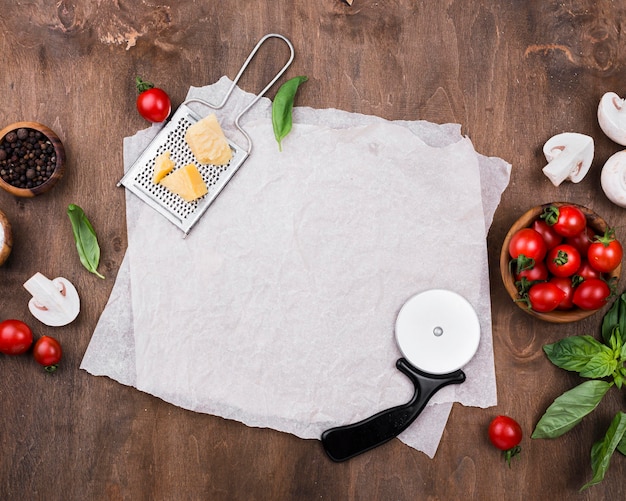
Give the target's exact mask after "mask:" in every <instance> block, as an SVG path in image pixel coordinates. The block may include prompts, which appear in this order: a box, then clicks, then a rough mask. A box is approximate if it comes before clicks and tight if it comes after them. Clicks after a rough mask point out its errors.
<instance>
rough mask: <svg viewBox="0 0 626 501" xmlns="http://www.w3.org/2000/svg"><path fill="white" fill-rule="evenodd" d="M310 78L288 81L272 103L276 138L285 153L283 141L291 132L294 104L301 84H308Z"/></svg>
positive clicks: (296, 78) (302, 77)
mask: <svg viewBox="0 0 626 501" xmlns="http://www.w3.org/2000/svg"><path fill="white" fill-rule="evenodd" d="M307 80H308V77H305V76H299V77H294V78H292V79H291V80H287V81H286V82H285V83H284V84H282V85H281V86H280V89H278V92H277V93H276V96H275V97H274V101H273V102H272V125H273V126H274V137H276V141H278V150H279V151H283V146H282V140H283V139H284V138H285V136H287V134H289V132H291V127H292V124H293V122H292V120H293V118H292V113H291V112H292V110H293V102H294V99H295V97H296V91H297V90H298V87H300V84H302V83H304V82H306V81H307Z"/></svg>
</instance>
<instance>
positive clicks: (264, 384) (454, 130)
mask: <svg viewBox="0 0 626 501" xmlns="http://www.w3.org/2000/svg"><path fill="white" fill-rule="evenodd" d="M230 83H231V82H230V81H229V80H228V79H227V78H226V77H224V78H222V79H221V80H220V81H219V82H217V83H216V84H214V85H211V86H207V87H204V88H201V89H197V88H192V89H191V90H190V92H189V96H188V97H191V96H193V97H201V98H203V99H206V100H208V101H211V102H218V101H220V100H221V99H220V97H221V96H222V95H223V93H224V92H225V90H226V88H227V87H228V86H229V85H230ZM251 98H252V95H250V94H248V93H246V92H244V91H242V90H240V89H238V88H236V89H235V92H234V93H233V95H232V96H231V98H230V99H229V102H228V104H227V106H226V107H225V108H224V109H223V110H220V111H218V112H217V114H218V118H219V120H220V123H221V124H222V126H223V128H224V130H225V133H226V135H227V136H228V137H230V138H232V139H233V140H234V141H235V142H239V141H240V140H241V139H242V138H241V135H240V134H239V133H238V132H237V131H236V130H235V129H234V128H233V126H232V121H233V117H234V116H236V114H237V113H238V110H241V109H243V107H244V106H245V105H246V104H247V103H248V102H249V100H250V99H251ZM270 107H271V103H270V102H269V100H267V99H263V100H261V101H260V102H259V103H258V104H257V105H256V106H255V107H254V108H253V109H252V110H250V112H248V113H247V114H246V115H245V118H244V119H242V123H243V124H244V127H245V129H246V131H247V132H248V134H249V135H250V137H251V138H252V142H253V148H252V153H251V156H250V158H249V159H248V160H247V161H246V163H244V165H243V166H242V167H241V168H240V170H239V172H238V173H237V174H236V175H235V177H234V178H233V179H232V180H231V181H230V182H229V184H228V185H227V187H226V188H225V189H224V191H223V192H222V193H221V194H220V196H219V197H218V198H217V199H216V201H215V202H214V203H213V205H212V206H211V207H210V208H209V210H208V211H207V213H206V214H205V215H204V216H203V218H202V219H201V220H200V222H199V223H198V224H197V225H196V226H195V227H194V229H193V230H192V231H191V233H190V235H189V236H188V237H187V238H185V239H183V238H182V233H181V232H180V230H178V229H177V228H176V227H174V226H173V225H172V224H171V223H169V222H168V221H167V220H166V219H165V218H163V217H162V216H161V215H159V214H158V213H157V212H156V211H154V210H153V209H151V208H150V207H148V206H147V205H145V204H143V203H142V202H140V201H139V200H138V199H137V198H136V197H135V196H134V195H132V194H128V195H127V224H128V250H127V254H126V256H125V258H124V261H123V263H122V266H121V268H120V271H119V273H118V277H117V279H116V283H115V286H114V288H113V290H112V293H111V296H110V299H109V302H108V303H107V306H106V308H105V310H104V312H103V313H102V316H101V318H100V320H99V322H98V325H97V326H96V329H95V332H94V334H93V337H92V340H91V342H90V345H89V347H88V349H87V352H86V353H85V356H84V359H83V361H82V364H81V368H83V369H85V370H87V371H88V372H90V373H92V374H94V375H106V376H109V377H111V378H113V379H115V380H117V381H119V382H120V383H123V384H127V385H132V386H135V387H136V388H138V389H140V390H142V391H145V392H148V393H150V394H152V395H155V396H157V397H160V398H162V399H164V400H166V401H168V402H171V403H173V404H176V405H179V406H181V407H184V408H187V409H191V410H194V411H198V412H205V413H210V414H214V415H218V416H222V417H225V418H229V419H236V420H239V421H241V422H243V423H245V424H247V425H249V426H258V427H271V428H274V429H277V430H280V431H285V432H289V433H293V434H295V435H297V436H299V437H302V438H319V437H320V435H321V433H322V432H323V431H324V430H325V429H327V428H330V427H332V426H336V425H340V424H347V423H352V422H356V421H359V420H361V419H363V418H366V417H369V416H370V415H372V414H374V413H375V412H378V411H380V410H382V409H385V408H388V407H391V406H394V405H398V404H400V403H404V402H406V401H408V399H409V398H410V396H411V395H412V393H413V388H412V385H411V383H410V382H409V381H408V379H407V378H406V377H405V376H404V375H402V374H401V373H400V372H399V371H397V370H396V369H395V362H396V360H397V359H398V358H399V357H400V356H401V355H400V352H399V350H398V348H397V346H396V343H395V338H394V333H393V325H394V322H395V317H396V315H397V312H398V310H399V309H400V307H401V306H402V304H403V303H404V302H405V301H406V300H407V299H408V298H409V297H411V296H412V295H414V294H416V293H418V292H421V291H423V290H426V289H430V288H446V289H451V290H454V291H456V292H458V293H460V294H462V295H463V296H465V297H466V298H467V299H468V300H469V301H470V303H472V305H473V306H474V308H475V309H476V310H477V313H478V315H479V317H480V320H481V342H480V346H479V349H478V352H477V353H476V355H475V356H474V358H473V359H472V361H471V362H470V363H469V364H468V365H467V366H466V367H464V372H465V373H466V375H467V380H466V382H465V383H463V384H462V385H455V386H448V387H446V388H443V389H442V390H440V391H439V392H438V393H437V394H436V395H435V396H434V397H433V399H432V400H431V402H430V403H429V405H428V406H427V407H426V409H425V410H424V411H423V412H422V414H421V415H420V416H419V417H418V419H417V420H416V421H415V423H414V424H413V425H411V427H409V429H408V430H406V431H405V432H404V433H403V434H402V435H401V436H400V437H399V438H400V439H401V440H402V441H403V442H405V443H407V444H408V445H410V446H412V447H414V448H416V449H418V450H421V451H423V452H425V453H426V454H427V455H429V456H430V457H433V456H434V454H435V452H436V450H437V446H438V444H439V441H440V438H441V435H442V433H443V429H444V427H445V423H446V421H447V418H448V415H449V413H450V410H451V408H452V404H453V402H460V403H463V404H464V405H472V406H480V407H488V406H491V405H495V404H496V384H495V372H494V366H493V350H492V339H491V311H490V294H489V275H488V266H487V249H486V232H487V230H488V228H489V226H490V224H491V221H492V218H493V214H494V212H495V209H496V207H497V205H498V203H499V200H500V195H501V193H502V191H504V189H505V188H506V186H507V184H508V180H509V175H510V165H509V164H507V163H506V162H504V161H502V160H500V159H496V158H487V157H484V156H482V155H479V154H477V153H476V152H475V151H474V149H473V146H472V144H471V142H470V140H469V139H467V138H463V137H462V136H461V134H460V128H459V127H458V126H456V125H444V126H440V125H435V124H430V123H428V122H422V121H416V122H409V121H395V122H390V121H386V120H383V119H380V118H377V117H371V116H364V115H359V114H354V113H347V112H343V111H339V110H332V109H328V110H314V109H311V108H296V109H294V128H293V130H292V132H291V134H290V135H289V136H288V137H287V138H286V139H285V140H284V142H283V152H282V153H279V152H278V147H277V144H276V142H275V139H274V137H273V132H272V127H271V120H270V118H269V116H270ZM199 111H201V110H199ZM208 111H209V110H204V111H203V113H202V114H206V113H208ZM158 130H159V127H156V126H155V127H152V128H150V129H147V130H145V131H141V132H139V133H138V134H137V135H135V136H133V137H131V138H127V139H126V140H125V144H124V146H125V149H124V159H125V167H126V168H127V169H128V168H129V167H130V165H131V164H132V162H133V161H134V160H135V158H137V156H138V155H139V154H140V153H141V151H142V150H143V149H144V148H145V147H146V146H147V144H148V143H149V141H150V140H151V139H152V138H153V137H154V136H155V135H156V134H157V133H158ZM450 314H451V315H453V314H454V312H450Z"/></svg>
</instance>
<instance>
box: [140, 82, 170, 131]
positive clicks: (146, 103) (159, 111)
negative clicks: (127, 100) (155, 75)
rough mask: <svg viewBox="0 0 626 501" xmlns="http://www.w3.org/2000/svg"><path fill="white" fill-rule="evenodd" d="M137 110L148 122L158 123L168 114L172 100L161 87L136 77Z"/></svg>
mask: <svg viewBox="0 0 626 501" xmlns="http://www.w3.org/2000/svg"><path fill="white" fill-rule="evenodd" d="M136 86H137V92H139V96H137V111H139V114H140V115H141V116H142V117H143V118H145V119H146V120H148V121H149V122H154V123H160V122H163V121H165V119H166V118H167V117H168V116H169V115H170V112H171V111H172V102H171V101H170V98H169V96H168V95H167V93H166V92H165V91H164V90H163V89H159V88H158V87H155V86H154V85H153V84H152V83H151V82H146V81H144V80H142V79H141V77H137V79H136Z"/></svg>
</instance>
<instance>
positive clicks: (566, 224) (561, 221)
mask: <svg viewBox="0 0 626 501" xmlns="http://www.w3.org/2000/svg"><path fill="white" fill-rule="evenodd" d="M541 217H542V218H543V219H544V220H545V221H546V223H548V224H549V225H550V226H552V228H553V229H554V231H556V232H557V233H558V234H559V235H562V236H564V237H573V236H576V235H577V234H578V233H580V232H582V231H583V230H584V229H585V227H586V226H587V218H586V217H585V213H584V212H583V211H581V210H580V209H579V208H578V207H576V206H574V205H562V206H560V207H557V206H555V205H551V206H550V207H548V208H547V209H546V210H545V212H544V213H543V214H542V216H541Z"/></svg>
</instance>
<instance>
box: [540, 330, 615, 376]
mask: <svg viewBox="0 0 626 501" xmlns="http://www.w3.org/2000/svg"><path fill="white" fill-rule="evenodd" d="M543 351H545V353H546V355H547V356H548V358H549V359H550V361H551V362H552V363H553V364H554V365H556V366H557V367H560V368H561V369H565V370H568V371H573V372H578V373H580V375H581V376H582V377H604V376H607V375H609V374H611V373H612V372H613V370H615V368H614V367H613V368H612V369H611V370H610V371H609V372H608V373H605V372H606V370H608V367H606V368H603V367H602V365H601V363H602V361H604V360H606V361H607V363H608V361H609V360H612V359H613V352H612V351H611V349H610V348H609V347H608V346H605V345H603V344H602V343H601V342H600V341H598V340H596V339H594V338H593V337H591V336H572V337H567V338H564V339H562V340H560V341H557V342H556V343H554V344H548V345H545V346H544V347H543ZM607 356H608V357H607ZM605 357H607V358H605ZM603 369H604V370H603ZM600 373H602V374H603V375H602V376H597V375H595V374H600Z"/></svg>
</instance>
